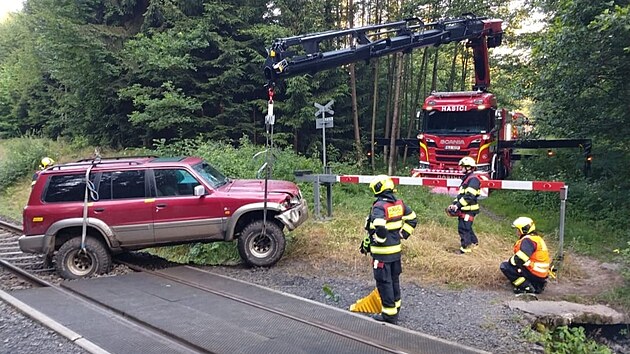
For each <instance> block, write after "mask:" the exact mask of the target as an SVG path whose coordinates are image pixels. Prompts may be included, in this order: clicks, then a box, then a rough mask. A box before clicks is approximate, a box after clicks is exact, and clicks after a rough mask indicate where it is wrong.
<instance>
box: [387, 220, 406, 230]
mask: <svg viewBox="0 0 630 354" xmlns="http://www.w3.org/2000/svg"><path fill="white" fill-rule="evenodd" d="M401 227H403V221H402V220H398V221H390V222H388V223H386V224H385V228H386V229H387V230H398V229H400V228H401Z"/></svg>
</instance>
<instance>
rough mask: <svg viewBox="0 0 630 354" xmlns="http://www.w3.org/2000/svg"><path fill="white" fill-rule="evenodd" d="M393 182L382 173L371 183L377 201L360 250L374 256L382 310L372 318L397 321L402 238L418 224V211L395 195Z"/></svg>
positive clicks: (369, 217) (373, 265) (367, 222)
mask: <svg viewBox="0 0 630 354" xmlns="http://www.w3.org/2000/svg"><path fill="white" fill-rule="evenodd" d="M394 188H395V186H394V181H392V179H391V178H390V177H388V176H385V175H380V176H376V178H375V179H374V180H373V181H372V182H371V183H370V190H371V191H372V193H374V196H375V197H376V201H375V202H374V203H373V204H372V209H371V211H370V215H369V216H368V217H367V219H366V225H365V229H366V231H367V232H368V235H367V236H366V237H365V239H364V240H363V242H362V243H361V247H360V250H361V253H363V254H368V253H370V254H371V255H372V268H373V270H374V280H376V287H377V289H378V292H379V294H380V296H381V313H380V314H377V315H374V316H373V318H374V319H375V320H377V321H381V322H389V323H393V324H396V323H397V321H398V314H399V312H400V307H401V305H402V301H401V297H400V273H402V265H401V262H400V258H401V255H400V253H401V244H400V239H401V238H402V239H407V238H408V237H409V236H410V235H411V234H412V233H413V230H414V228H415V227H416V224H417V222H418V221H417V219H416V213H415V212H414V211H413V210H411V208H410V207H409V206H407V205H405V203H403V201H402V200H400V199H398V198H396V196H395V195H394V191H395V189H394Z"/></svg>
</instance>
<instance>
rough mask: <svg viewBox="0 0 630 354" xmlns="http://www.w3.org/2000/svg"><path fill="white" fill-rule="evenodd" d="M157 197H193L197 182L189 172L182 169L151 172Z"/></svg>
mask: <svg viewBox="0 0 630 354" xmlns="http://www.w3.org/2000/svg"><path fill="white" fill-rule="evenodd" d="M153 174H154V176H155V186H156V187H157V196H158V197H171V196H178V195H181V196H187V195H194V188H195V186H197V185H199V184H200V183H199V181H197V180H196V179H195V177H193V175H192V174H190V172H188V171H186V170H183V169H173V170H157V169H156V170H153Z"/></svg>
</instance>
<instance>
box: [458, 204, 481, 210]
mask: <svg viewBox="0 0 630 354" xmlns="http://www.w3.org/2000/svg"><path fill="white" fill-rule="evenodd" d="M462 210H479V204H475V205H466V206H463V207H462Z"/></svg>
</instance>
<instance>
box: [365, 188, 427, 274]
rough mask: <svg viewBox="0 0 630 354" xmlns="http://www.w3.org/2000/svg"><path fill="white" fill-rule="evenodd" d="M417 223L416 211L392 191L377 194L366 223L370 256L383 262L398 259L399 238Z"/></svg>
mask: <svg viewBox="0 0 630 354" xmlns="http://www.w3.org/2000/svg"><path fill="white" fill-rule="evenodd" d="M417 223H418V220H417V218H416V213H415V212H414V211H413V210H411V208H410V207H409V206H407V205H405V203H403V201H402V200H400V199H397V198H396V197H395V196H394V193H392V192H389V191H385V192H383V193H381V194H379V195H378V196H377V199H376V201H375V202H374V203H373V204H372V210H371V211H370V216H369V217H368V223H367V224H368V225H367V226H368V227H367V229H368V233H369V234H370V253H372V257H373V258H374V259H376V260H379V261H383V262H394V261H397V260H400V251H401V249H402V247H401V244H400V239H401V238H404V239H406V238H407V237H409V236H410V235H411V234H412V233H413V230H414V229H415V227H416V224H417Z"/></svg>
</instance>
